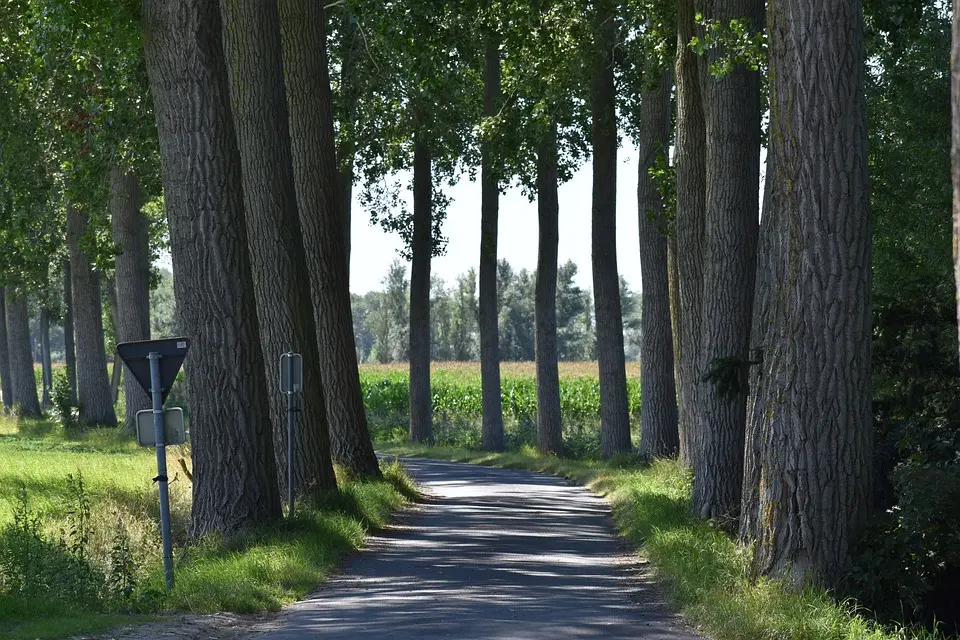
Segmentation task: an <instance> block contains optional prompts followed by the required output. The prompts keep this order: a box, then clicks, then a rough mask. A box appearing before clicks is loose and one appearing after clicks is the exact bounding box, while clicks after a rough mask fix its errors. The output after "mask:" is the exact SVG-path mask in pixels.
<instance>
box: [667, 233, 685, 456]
mask: <svg viewBox="0 0 960 640" xmlns="http://www.w3.org/2000/svg"><path fill="white" fill-rule="evenodd" d="M667 286H668V289H669V294H670V330H671V333H672V335H673V380H674V390H675V391H676V392H677V395H676V396H674V402H675V403H679V390H680V386H681V385H682V384H683V378H682V377H681V375H680V358H681V355H680V352H681V350H682V349H683V339H682V336H681V334H680V263H679V261H678V260H677V229H676V220H674V221H673V224H672V225H671V227H670V232H669V234H668V235H667ZM681 427H682V424H681V423H680V413H679V407H678V408H677V445H678V449H677V452H678V454H679V459H680V463H681V464H683V465H685V466H686V465H689V460H690V453H689V451H688V450H687V434H686V432H685V431H684V430H683V429H682V428H681Z"/></svg>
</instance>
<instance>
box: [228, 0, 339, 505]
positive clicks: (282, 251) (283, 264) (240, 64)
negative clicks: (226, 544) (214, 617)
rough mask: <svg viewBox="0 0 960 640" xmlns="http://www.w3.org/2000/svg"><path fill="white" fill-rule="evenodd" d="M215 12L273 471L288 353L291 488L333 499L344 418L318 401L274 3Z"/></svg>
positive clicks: (259, 0) (233, 5)
mask: <svg viewBox="0 0 960 640" xmlns="http://www.w3.org/2000/svg"><path fill="white" fill-rule="evenodd" d="M220 8H221V11H222V15H223V27H224V29H223V34H224V45H225V46H224V51H225V52H226V56H227V59H228V61H229V64H228V65H227V70H228V78H229V86H230V99H231V105H232V107H233V117H234V123H235V125H236V131H237V142H238V144H239V147H240V161H241V169H242V174H243V193H244V204H245V207H244V208H245V211H246V220H247V228H248V229H249V230H250V233H249V234H248V236H247V242H248V246H249V248H250V259H251V264H252V267H253V286H254V293H255V294H256V299H257V313H258V316H259V319H260V335H261V342H262V344H263V353H264V357H265V359H266V366H267V392H268V394H269V398H270V415H271V417H272V420H273V433H274V443H275V446H276V454H277V471H278V473H279V477H280V479H281V480H282V481H285V478H286V474H287V456H286V451H287V409H286V400H285V399H284V397H283V395H282V394H281V392H280V381H279V379H278V376H277V375H276V371H277V369H276V367H277V364H276V363H277V359H278V358H279V357H280V354H282V353H284V352H287V351H295V352H297V353H300V354H301V356H302V357H303V391H302V393H301V396H300V398H301V400H302V403H301V407H300V412H299V413H298V414H297V416H296V427H295V434H296V442H295V460H294V462H295V465H296V469H295V475H296V483H297V487H298V489H299V491H301V492H315V491H332V490H336V486H337V485H336V478H335V477H334V474H333V462H332V459H331V453H330V430H329V426H328V425H329V422H328V420H332V419H342V418H343V416H342V415H334V414H331V413H330V412H329V411H328V408H329V407H328V406H327V405H328V403H327V398H326V397H325V394H324V384H325V381H324V380H323V377H322V376H323V371H322V370H321V366H320V352H319V345H318V342H317V336H318V334H317V323H316V319H315V317H314V314H313V308H312V306H311V303H310V300H311V296H310V278H309V274H310V269H308V267H307V256H306V252H305V250H304V243H303V240H302V237H303V229H302V228H301V225H300V216H299V212H298V210H297V195H296V187H295V185H294V177H293V164H292V157H291V151H290V131H289V121H288V116H287V100H286V96H285V94H284V91H285V90H284V68H283V62H282V48H281V41H280V17H279V9H278V7H277V2H276V0H273V1H271V0H249V1H245V2H229V1H227V0H221V2H220ZM314 178H315V179H316V178H317V176H314ZM326 339H327V337H326V336H324V340H325V341H326ZM351 349H352V347H351ZM331 400H334V399H332V398H331Z"/></svg>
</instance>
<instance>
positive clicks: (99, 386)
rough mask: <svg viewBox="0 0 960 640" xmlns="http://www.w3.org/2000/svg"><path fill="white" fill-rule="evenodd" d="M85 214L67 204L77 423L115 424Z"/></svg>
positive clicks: (99, 306)
mask: <svg viewBox="0 0 960 640" xmlns="http://www.w3.org/2000/svg"><path fill="white" fill-rule="evenodd" d="M87 221H88V216H87V214H86V212H85V211H83V210H80V209H77V208H76V207H75V206H72V205H68V206H67V245H68V247H69V250H70V268H71V278H72V282H71V283H70V288H71V294H72V296H71V297H72V303H73V305H72V306H73V313H74V329H75V332H76V348H77V400H78V404H79V406H80V414H79V418H78V420H79V422H80V424H83V425H91V426H92V425H105V426H114V425H116V424H117V414H116V413H114V410H113V397H112V394H111V393H110V379H109V378H108V377H107V354H106V348H105V346H104V344H103V308H102V306H101V303H100V274H99V273H98V272H97V271H96V270H95V268H94V265H93V262H92V260H91V257H90V254H89V253H88V251H87V248H86V247H87V246H89V245H90V244H91V237H90V234H89V230H88V225H87Z"/></svg>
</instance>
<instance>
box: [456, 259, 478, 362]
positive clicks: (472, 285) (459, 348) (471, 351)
mask: <svg viewBox="0 0 960 640" xmlns="http://www.w3.org/2000/svg"><path fill="white" fill-rule="evenodd" d="M477 315H478V309H477V272H476V271H474V270H473V269H472V268H471V269H470V270H468V271H467V272H466V273H464V274H461V275H460V276H458V277H457V288H456V289H455V291H454V308H453V322H452V324H453V326H452V332H453V337H452V345H451V346H452V348H453V359H454V360H461V361H462V360H475V359H476V358H477Z"/></svg>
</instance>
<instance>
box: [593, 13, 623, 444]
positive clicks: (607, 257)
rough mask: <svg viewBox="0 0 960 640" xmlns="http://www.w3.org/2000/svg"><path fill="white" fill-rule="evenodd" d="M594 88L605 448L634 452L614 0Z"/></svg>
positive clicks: (600, 33) (604, 21) (598, 40)
mask: <svg viewBox="0 0 960 640" xmlns="http://www.w3.org/2000/svg"><path fill="white" fill-rule="evenodd" d="M593 18H594V21H595V22H594V37H595V42H594V52H593V54H594V56H595V65H596V66H595V69H594V74H593V91H592V120H593V124H592V141H593V224H592V259H593V291H594V299H593V303H594V310H595V313H596V319H597V320H596V321H597V360H598V361H599V365H600V451H601V453H602V454H603V455H604V456H605V457H610V456H613V455H616V454H618V453H625V452H627V451H630V446H631V444H630V415H629V409H628V406H627V375H626V370H625V366H626V363H625V358H624V353H623V316H622V311H621V307H620V275H619V272H618V271H617V120H616V93H615V89H614V80H613V64H614V63H613V49H614V46H615V44H616V43H615V37H616V25H615V18H616V16H615V11H614V3H613V2H612V0H597V1H596V2H595V3H594V16H593Z"/></svg>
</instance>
